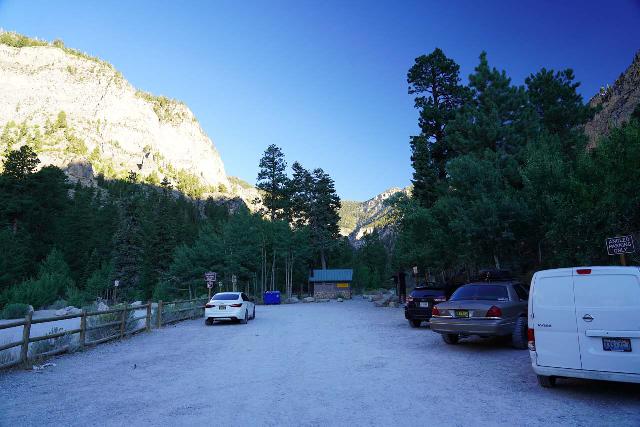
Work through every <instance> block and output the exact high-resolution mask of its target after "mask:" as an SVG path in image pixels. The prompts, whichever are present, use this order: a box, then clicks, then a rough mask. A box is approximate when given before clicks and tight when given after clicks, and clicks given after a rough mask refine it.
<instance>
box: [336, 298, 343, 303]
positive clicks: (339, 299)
mask: <svg viewBox="0 0 640 427" xmlns="http://www.w3.org/2000/svg"><path fill="white" fill-rule="evenodd" d="M336 301H337V302H342V301H344V300H343V299H342V298H338V299H337V300H336Z"/></svg>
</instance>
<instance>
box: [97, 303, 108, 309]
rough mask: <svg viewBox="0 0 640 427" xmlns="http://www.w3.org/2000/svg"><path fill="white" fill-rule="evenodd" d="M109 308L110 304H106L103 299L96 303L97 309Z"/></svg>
mask: <svg viewBox="0 0 640 427" xmlns="http://www.w3.org/2000/svg"><path fill="white" fill-rule="evenodd" d="M107 310H109V306H108V305H107V304H105V303H104V302H103V301H100V302H99V303H98V304H97V305H96V311H107Z"/></svg>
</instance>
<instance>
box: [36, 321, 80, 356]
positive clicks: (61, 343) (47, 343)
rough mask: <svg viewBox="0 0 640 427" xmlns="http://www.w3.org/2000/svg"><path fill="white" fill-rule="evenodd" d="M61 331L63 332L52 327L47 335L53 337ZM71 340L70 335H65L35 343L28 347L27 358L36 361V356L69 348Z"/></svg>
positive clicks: (61, 330)
mask: <svg viewBox="0 0 640 427" xmlns="http://www.w3.org/2000/svg"><path fill="white" fill-rule="evenodd" d="M63 331H64V330H63V329H62V328H58V327H54V328H52V329H51V330H50V331H49V333H48V334H47V335H53V334H57V333H59V332H63ZM72 339H73V337H72V336H71V334H66V335H63V336H61V337H57V338H51V339H48V340H42V341H36V342H34V343H32V344H31V345H30V346H29V358H30V359H38V356H40V355H41V354H43V353H47V352H49V351H53V350H58V349H60V348H63V347H65V346H71V341H72Z"/></svg>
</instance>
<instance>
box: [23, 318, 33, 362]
mask: <svg viewBox="0 0 640 427" xmlns="http://www.w3.org/2000/svg"><path fill="white" fill-rule="evenodd" d="M32 318H33V311H29V313H28V314H27V316H26V317H25V319H24V321H25V323H24V326H23V328H22V348H21V349H20V362H21V363H22V366H23V367H24V368H25V369H29V359H28V358H29V337H30V336H31V319H32Z"/></svg>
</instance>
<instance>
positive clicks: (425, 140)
mask: <svg viewBox="0 0 640 427" xmlns="http://www.w3.org/2000/svg"><path fill="white" fill-rule="evenodd" d="M459 72H460V67H459V66H458V64H456V63H455V61H453V60H452V59H450V58H447V57H446V56H445V54H444V52H442V50H441V49H438V48H436V49H435V50H434V51H433V52H432V53H431V54H429V55H422V56H420V57H418V58H416V60H415V64H414V65H413V66H412V67H411V69H410V70H409V72H408V74H407V82H408V83H409V93H410V94H416V95H418V96H416V98H415V107H416V108H417V109H418V110H419V112H420V120H419V125H420V129H421V134H420V135H418V136H414V137H412V138H411V163H412V165H413V168H414V173H413V180H412V182H413V186H414V190H413V194H414V197H416V198H417V199H418V200H419V201H420V202H421V203H422V204H423V205H424V206H430V205H432V204H433V202H434V201H435V198H436V191H437V188H436V187H437V184H438V182H439V181H442V180H444V179H446V176H447V172H446V163H447V161H448V160H449V159H450V158H452V157H453V156H454V155H455V153H454V152H453V151H452V149H451V147H450V146H449V143H448V141H447V140H446V138H445V135H446V127H447V124H448V123H449V122H450V121H451V120H452V119H453V118H454V116H455V114H456V112H457V111H458V109H459V108H460V106H461V105H462V104H463V102H464V101H465V99H466V91H465V88H464V87H463V86H462V85H461V84H460V77H459Z"/></svg>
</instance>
